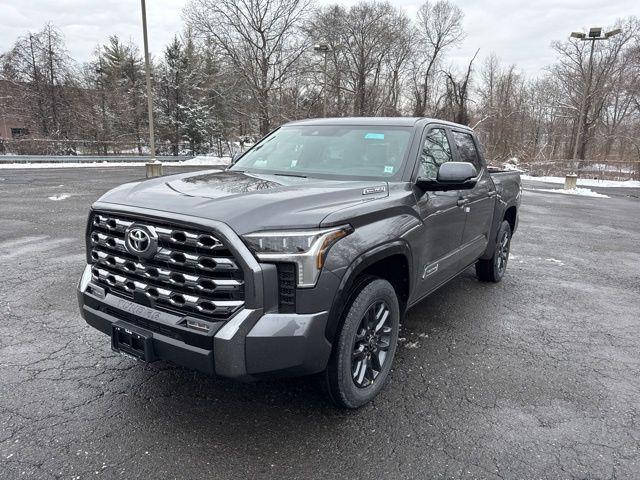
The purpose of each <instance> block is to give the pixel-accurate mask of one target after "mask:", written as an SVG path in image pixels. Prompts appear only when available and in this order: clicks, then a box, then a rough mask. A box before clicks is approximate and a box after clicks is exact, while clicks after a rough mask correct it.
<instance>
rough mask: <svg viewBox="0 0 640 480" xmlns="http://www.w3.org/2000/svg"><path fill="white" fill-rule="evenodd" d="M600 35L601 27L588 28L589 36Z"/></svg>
mask: <svg viewBox="0 0 640 480" xmlns="http://www.w3.org/2000/svg"><path fill="white" fill-rule="evenodd" d="M601 36H602V28H601V27H591V28H590V29H589V38H600V37H601Z"/></svg>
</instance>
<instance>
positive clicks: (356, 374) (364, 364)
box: [351, 301, 392, 388]
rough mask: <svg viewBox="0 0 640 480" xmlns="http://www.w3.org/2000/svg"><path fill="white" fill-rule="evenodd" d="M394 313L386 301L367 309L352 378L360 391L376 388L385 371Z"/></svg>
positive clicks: (356, 343)
mask: <svg viewBox="0 0 640 480" xmlns="http://www.w3.org/2000/svg"><path fill="white" fill-rule="evenodd" d="M391 332H392V329H391V310H390V309H389V306H388V305H387V303H386V302H384V301H378V302H375V303H373V304H371V306H369V308H368V309H367V311H366V312H365V314H364V316H363V317H362V320H361V321H360V324H359V325H358V330H357V331H356V336H355V339H354V341H353V353H352V355H351V376H352V378H353V382H354V383H355V385H356V386H357V387H358V388H366V387H369V386H370V385H372V384H373V383H374V381H375V379H376V377H377V376H378V375H379V374H380V372H381V371H382V368H383V366H384V363H385V360H386V359H387V353H388V351H389V347H390V346H391Z"/></svg>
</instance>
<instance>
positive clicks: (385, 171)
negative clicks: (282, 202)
mask: <svg viewBox="0 0 640 480" xmlns="http://www.w3.org/2000/svg"><path fill="white" fill-rule="evenodd" d="M412 132H413V129H412V128H411V127H389V126H382V127H378V126H352V125H323V126H317V125H315V126H314V125H298V126H296V125H292V126H289V127H287V126H285V127H282V128H280V129H278V130H276V131H275V132H273V133H272V134H271V135H269V136H268V137H266V138H264V139H263V140H262V141H261V142H260V143H258V144H257V145H256V146H255V147H253V148H252V149H251V150H249V151H248V152H247V153H245V154H244V155H243V156H242V157H241V158H240V160H238V162H237V163H236V164H235V165H233V167H231V170H242V171H248V172H255V173H274V174H281V175H296V176H305V177H306V176H320V177H323V176H328V177H336V178H341V177H352V178H353V177H366V178H373V179H385V180H389V179H392V178H394V177H395V178H398V177H399V176H400V175H401V174H402V166H403V164H404V158H405V156H406V152H407V149H408V147H409V140H410V138H411V134H412Z"/></svg>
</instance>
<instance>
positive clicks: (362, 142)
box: [78, 118, 522, 408]
mask: <svg viewBox="0 0 640 480" xmlns="http://www.w3.org/2000/svg"><path fill="white" fill-rule="evenodd" d="M521 195H522V190H521V187H520V178H519V176H518V174H517V173H510V172H502V173H493V172H490V171H489V169H488V168H487V166H486V164H485V160H484V158H483V155H482V153H481V149H480V148H479V144H478V141H477V139H476V138H475V136H474V134H473V131H472V130H471V129H469V128H468V127H465V126H462V125H456V124H453V123H448V122H444V121H440V120H434V119H427V118H340V119H318V120H305V121H298V122H292V123H288V124H286V125H283V126H282V127H280V128H278V129H277V130H275V131H274V132H272V133H271V134H269V135H268V136H266V137H265V138H263V139H262V140H261V141H260V142H258V143H257V144H256V145H255V146H254V147H252V148H251V149H250V150H248V151H247V152H245V153H244V154H242V156H240V158H237V159H235V162H234V163H233V165H232V166H231V167H229V168H227V169H226V170H208V171H200V172H189V173H183V174H179V175H172V176H166V177H160V178H156V179H151V180H147V181H139V182H134V183H128V184H125V185H122V186H120V187H117V188H115V189H113V190H111V191H110V192H108V193H106V194H105V195H104V196H103V197H102V198H100V199H99V200H98V201H97V202H95V203H94V204H93V206H92V208H91V212H90V215H89V220H88V225H87V232H86V239H87V240H86V241H87V263H88V265H87V267H86V269H85V271H84V273H83V275H82V278H81V280H80V283H79V285H78V300H79V304H80V311H81V312H82V316H83V317H84V319H85V320H86V321H87V323H89V324H90V325H91V326H93V327H95V328H97V329H98V330H100V331H102V332H103V333H105V334H107V335H109V336H110V338H111V347H112V348H113V350H115V351H118V352H121V353H123V354H126V355H129V356H132V357H135V358H137V359H141V360H144V361H147V362H151V361H154V360H166V361H171V362H174V363H176V364H179V365H182V366H184V367H187V368H191V369H195V370H199V371H201V372H205V373H207V374H211V375H220V376H224V377H231V378H236V379H242V380H252V379H259V378H264V377H272V376H293V375H309V374H318V373H322V374H323V375H324V379H325V384H326V386H327V391H328V394H329V397H330V398H331V399H332V400H333V401H334V402H335V403H336V404H337V405H339V406H342V407H346V408H356V407H359V406H361V405H363V404H365V403H366V402H368V401H369V400H371V399H372V398H373V397H374V396H375V395H377V394H378V393H379V392H380V390H381V389H382V388H383V386H384V384H385V381H386V380H387V378H388V376H389V371H390V369H391V364H392V361H393V358H394V354H395V351H396V347H397V342H398V330H399V325H400V322H401V318H402V316H403V315H404V313H405V312H406V311H407V309H408V308H410V307H412V306H413V305H415V304H417V303H418V302H420V301H422V300H423V299H424V298H425V297H426V296H427V295H429V294H430V293H431V292H433V291H434V290H436V289H437V288H439V287H441V286H442V285H444V284H445V283H446V282H447V281H449V280H451V279H452V278H453V277H455V276H456V275H458V274H459V273H460V272H462V271H463V270H465V269H466V268H468V267H470V266H472V265H475V269H476V272H477V276H478V278H479V279H480V280H481V281H486V282H499V281H500V280H501V279H502V277H503V275H504V273H505V268H506V266H507V260H508V257H509V247H510V242H511V237H512V235H513V233H514V232H515V230H516V227H517V225H518V217H519V207H520V199H521Z"/></svg>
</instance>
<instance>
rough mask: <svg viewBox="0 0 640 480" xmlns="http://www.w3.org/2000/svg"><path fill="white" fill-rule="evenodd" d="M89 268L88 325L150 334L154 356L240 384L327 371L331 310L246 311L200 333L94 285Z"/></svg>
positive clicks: (82, 288) (81, 295) (84, 301)
mask: <svg viewBox="0 0 640 480" xmlns="http://www.w3.org/2000/svg"><path fill="white" fill-rule="evenodd" d="M90 279H91V271H90V267H89V266H87V268H86V269H85V272H84V274H83V277H82V279H81V281H80V284H79V285H78V304H79V307H80V312H81V314H82V317H83V318H84V319H85V321H86V322H87V323H88V324H89V325H91V326H92V327H94V328H96V329H98V330H100V331H101V332H103V333H105V334H107V335H111V329H112V325H113V324H114V323H116V322H118V323H120V324H122V323H123V322H124V324H125V325H126V324H129V325H132V326H134V327H137V328H138V329H143V330H144V331H146V332H148V333H149V334H151V335H152V337H153V338H152V343H153V350H154V352H153V353H154V357H155V358H157V359H159V360H166V361H170V362H172V363H175V364H177V365H181V366H184V367H187V368H190V369H193V370H198V371H200V372H203V373H206V374H208V375H219V376H224V377H230V378H236V379H241V380H251V379H254V378H258V377H263V376H296V375H308V374H313V373H317V372H320V371H322V370H324V368H325V367H326V365H327V362H328V359H329V355H330V353H331V344H330V343H329V342H328V341H327V339H326V338H325V335H324V332H325V328H326V324H327V317H328V313H327V312H320V313H315V314H283V313H264V311H263V309H262V308H256V309H243V310H241V311H240V312H238V313H237V314H236V315H235V316H234V317H233V318H231V319H230V320H229V321H227V322H210V323H209V325H210V330H209V331H208V332H201V331H196V330H194V329H191V328H189V327H187V326H186V321H185V317H182V316H178V315H172V314H170V313H166V312H164V311H160V310H155V309H152V308H149V307H145V306H142V305H138V304H135V303H133V302H131V301H129V300H126V299H123V298H120V297H118V296H116V295H113V294H110V293H108V292H105V291H104V289H102V288H101V287H98V286H96V285H94V284H92V283H91V280H90Z"/></svg>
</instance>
